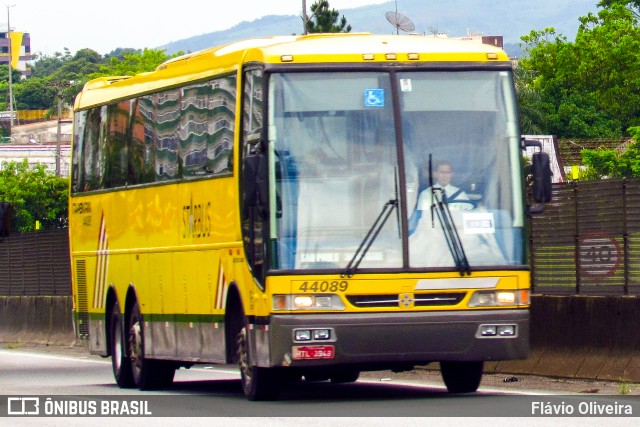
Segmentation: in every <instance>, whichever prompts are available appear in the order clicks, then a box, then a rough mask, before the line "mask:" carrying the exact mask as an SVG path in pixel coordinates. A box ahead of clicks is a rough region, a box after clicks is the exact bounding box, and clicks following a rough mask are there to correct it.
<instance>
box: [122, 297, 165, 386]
mask: <svg viewBox="0 0 640 427" xmlns="http://www.w3.org/2000/svg"><path fill="white" fill-rule="evenodd" d="M128 344H129V357H130V363H131V374H132V377H133V382H134V383H135V385H136V386H137V387H138V388H139V389H140V390H155V389H160V388H164V387H167V386H169V385H171V383H172V382H173V377H174V375H175V373H176V370H175V367H174V366H173V365H172V364H171V363H170V362H165V361H162V360H153V359H147V358H145V357H144V330H143V328H142V316H141V315H140V307H139V306H138V303H137V302H136V303H135V304H134V305H133V308H132V309H131V315H130V316H129V335H128Z"/></svg>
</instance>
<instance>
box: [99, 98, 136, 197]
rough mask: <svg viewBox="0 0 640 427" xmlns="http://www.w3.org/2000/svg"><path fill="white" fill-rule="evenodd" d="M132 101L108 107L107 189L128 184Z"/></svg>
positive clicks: (106, 141) (106, 142)
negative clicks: (129, 130)
mask: <svg viewBox="0 0 640 427" xmlns="http://www.w3.org/2000/svg"><path fill="white" fill-rule="evenodd" d="M130 113H131V101H129V100H126V101H121V102H119V103H117V104H112V105H109V106H108V107H107V118H108V119H107V137H106V139H105V147H104V148H105V161H106V164H105V187H106V188H113V187H120V186H124V185H126V184H127V166H128V144H127V142H128V139H129V135H128V129H129V117H130Z"/></svg>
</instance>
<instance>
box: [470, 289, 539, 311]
mask: <svg viewBox="0 0 640 427" xmlns="http://www.w3.org/2000/svg"><path fill="white" fill-rule="evenodd" d="M529 303H530V301H529V290H528V289H520V290H506V289H500V290H493V291H477V292H475V293H474V294H473V295H472V296H471V299H470V300H469V307H502V306H514V305H529Z"/></svg>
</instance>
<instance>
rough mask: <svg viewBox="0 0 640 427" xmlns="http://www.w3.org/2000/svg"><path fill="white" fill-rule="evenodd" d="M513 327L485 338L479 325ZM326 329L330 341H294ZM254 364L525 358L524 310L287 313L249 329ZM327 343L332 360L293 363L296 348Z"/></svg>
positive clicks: (381, 363) (526, 324)
mask: <svg viewBox="0 0 640 427" xmlns="http://www.w3.org/2000/svg"><path fill="white" fill-rule="evenodd" d="M487 324H491V325H515V326H516V334H515V335H513V336H507V337H502V336H501V337H499V336H491V337H484V336H481V335H480V334H479V327H480V325H487ZM305 328H310V329H317V328H327V329H330V330H331V331H332V337H331V340H328V341H321V342H320V341H319V342H305V343H300V342H294V330H296V329H305ZM254 332H255V334H254V338H255V341H253V343H254V345H255V347H254V348H255V350H256V352H255V353H254V354H255V355H257V356H258V357H257V360H255V363H257V365H258V366H263V367H267V366H293V367H295V366H298V367H311V366H323V365H325V366H326V365H342V364H372V365H373V364H375V365H376V366H385V365H389V366H390V367H391V366H393V365H394V364H399V363H407V364H427V363H430V362H434V361H444V360H446V361H489V360H511V359H524V358H526V357H527V355H528V352H529V310H528V309H521V310H474V311H455V312H451V311H450V312H412V313H366V314H305V315H302V314H291V315H284V314H282V315H274V316H271V318H270V322H269V325H268V327H262V328H258V327H256V328H254ZM316 344H319V345H332V346H334V349H335V351H334V356H333V357H332V358H330V359H321V360H295V359H294V358H293V357H292V347H293V346H296V345H316Z"/></svg>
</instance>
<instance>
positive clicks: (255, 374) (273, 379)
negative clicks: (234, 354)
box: [238, 323, 282, 400]
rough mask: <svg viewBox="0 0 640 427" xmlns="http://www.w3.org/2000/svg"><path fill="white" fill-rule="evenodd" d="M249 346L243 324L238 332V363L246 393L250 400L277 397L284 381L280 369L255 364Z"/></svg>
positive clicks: (243, 388) (245, 328)
mask: <svg viewBox="0 0 640 427" xmlns="http://www.w3.org/2000/svg"><path fill="white" fill-rule="evenodd" d="M245 325H246V323H245ZM249 347H250V346H249V340H248V337H247V327H246V326H243V328H242V329H241V330H240V333H239V334H238V365H239V368H240V381H241V382H242V391H243V392H244V395H245V396H246V397H247V399H249V400H274V399H277V398H278V395H279V394H280V387H281V381H282V374H281V372H280V370H279V369H277V368H261V367H258V366H255V365H253V364H252V362H251V353H250V350H249Z"/></svg>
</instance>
